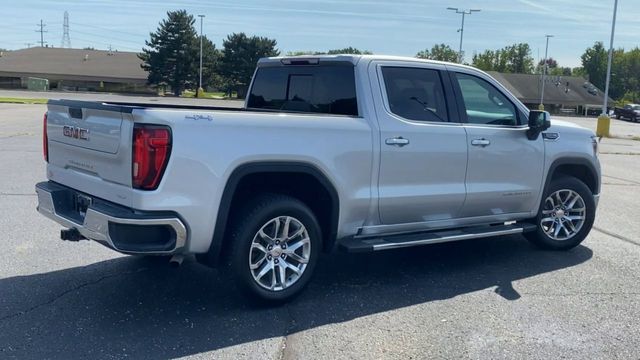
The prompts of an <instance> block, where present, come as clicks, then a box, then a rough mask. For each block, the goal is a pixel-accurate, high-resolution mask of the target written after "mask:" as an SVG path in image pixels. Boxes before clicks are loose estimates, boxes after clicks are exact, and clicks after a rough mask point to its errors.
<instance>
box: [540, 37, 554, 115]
mask: <svg viewBox="0 0 640 360" xmlns="http://www.w3.org/2000/svg"><path fill="white" fill-rule="evenodd" d="M545 37H546V38H547V45H546V46H545V47H544V63H543V65H544V66H543V68H542V69H543V70H542V90H541V91H540V106H538V108H539V109H540V110H544V82H545V80H546V77H547V53H548V52H549V38H552V37H553V35H545Z"/></svg>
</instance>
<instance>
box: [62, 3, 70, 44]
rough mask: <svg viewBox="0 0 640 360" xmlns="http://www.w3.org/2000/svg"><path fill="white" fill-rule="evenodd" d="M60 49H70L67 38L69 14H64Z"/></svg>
mask: <svg viewBox="0 0 640 360" xmlns="http://www.w3.org/2000/svg"><path fill="white" fill-rule="evenodd" d="M60 47H61V48H65V47H66V48H69V49H71V38H70V37H69V13H68V12H66V11H65V12H64V22H63V23H62V43H61V44H60Z"/></svg>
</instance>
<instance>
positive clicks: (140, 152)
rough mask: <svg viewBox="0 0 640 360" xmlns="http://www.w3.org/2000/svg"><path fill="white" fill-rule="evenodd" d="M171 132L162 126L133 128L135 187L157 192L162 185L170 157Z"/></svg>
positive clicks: (133, 174) (132, 172)
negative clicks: (161, 181)
mask: <svg viewBox="0 0 640 360" xmlns="http://www.w3.org/2000/svg"><path fill="white" fill-rule="evenodd" d="M170 154H171V130H170V129H169V127H167V126H161V125H135V126H134V128H133V164H132V167H131V180H132V184H133V187H134V188H136V189H142V190H155V189H156V188H158V185H159V184H160V180H161V179H162V174H163V173H164V170H165V167H166V166H167V162H169V155H170Z"/></svg>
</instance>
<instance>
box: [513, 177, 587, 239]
mask: <svg viewBox="0 0 640 360" xmlns="http://www.w3.org/2000/svg"><path fill="white" fill-rule="evenodd" d="M595 213H596V205H595V201H594V199H593V194H592V193H591V190H590V189H589V187H587V185H585V184H584V183H583V182H582V181H580V180H578V179H576V178H574V177H568V176H566V177H565V176H563V177H558V178H556V179H553V180H551V183H550V184H549V187H548V189H547V191H546V193H545V194H544V197H543V200H542V204H541V205H540V209H539V210H538V216H537V217H536V219H535V223H536V231H534V232H530V233H526V234H525V236H526V237H527V238H528V239H529V240H530V241H531V242H533V243H534V244H535V245H537V246H539V247H541V248H544V249H552V250H568V249H571V248H573V247H576V246H578V245H579V244H580V243H581V242H582V241H583V240H584V239H585V238H586V237H587V235H588V234H589V231H591V227H592V226H593V221H594V219H595Z"/></svg>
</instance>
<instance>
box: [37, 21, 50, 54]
mask: <svg viewBox="0 0 640 360" xmlns="http://www.w3.org/2000/svg"><path fill="white" fill-rule="evenodd" d="M36 26H39V27H40V30H36V32H39V33H40V47H44V43H45V41H44V33H46V32H48V31H47V30H45V29H44V27H45V26H47V24H45V23H43V21H42V19H41V20H40V24H36Z"/></svg>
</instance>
